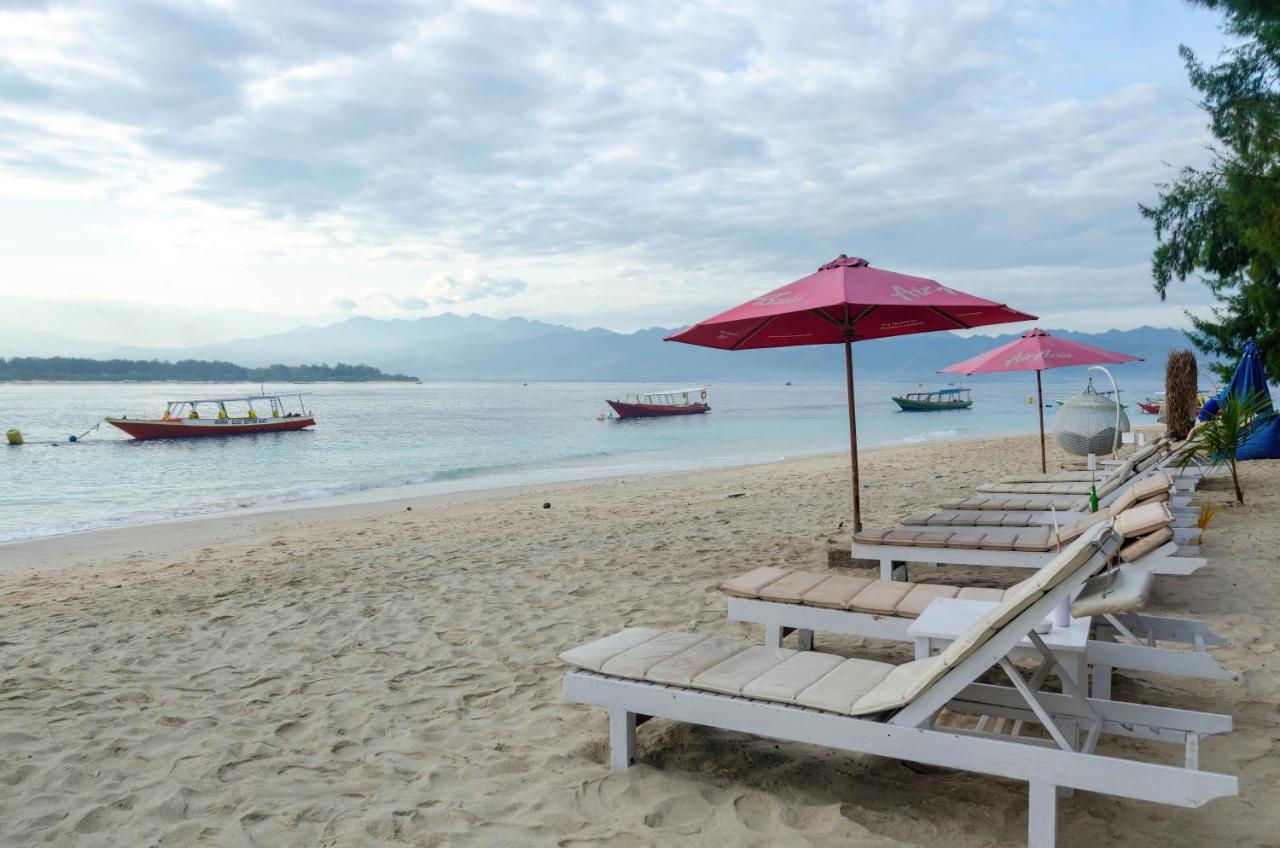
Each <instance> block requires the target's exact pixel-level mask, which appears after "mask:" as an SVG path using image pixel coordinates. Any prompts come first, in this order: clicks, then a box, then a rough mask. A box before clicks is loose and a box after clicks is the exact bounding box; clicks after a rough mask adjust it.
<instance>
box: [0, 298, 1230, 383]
mask: <svg viewBox="0 0 1280 848" xmlns="http://www.w3.org/2000/svg"><path fill="white" fill-rule="evenodd" d="M1025 329H1027V328H1025V327H1024V328H1019V330H1018V331H1017V332H1016V333H1010V334H1008V335H1003V336H999V337H996V338H992V337H990V336H971V337H968V338H965V337H962V336H958V335H955V334H953V333H928V334H924V335H916V336H904V337H900V338H893V339H881V340H876V341H872V342H863V343H859V344H857V345H856V346H855V348H854V357H855V368H856V370H857V374H858V376H859V377H861V378H864V379H882V380H910V381H919V382H931V381H937V380H939V379H941V378H940V377H939V376H938V375H937V374H936V372H937V370H938V369H939V368H941V367H943V366H944V365H948V364H950V363H953V362H958V361H960V360H962V359H965V358H967V357H970V356H973V355H975V354H978V353H981V352H982V351H984V350H988V349H990V348H991V347H994V346H995V345H997V344H1002V343H1004V342H1006V341H1009V340H1010V339H1012V338H1015V337H1016V336H1017V335H1018V333H1021V332H1022V331H1023V330H1025ZM1046 329H1049V328H1046ZM671 332H673V330H672V329H660V328H652V329H647V330H639V331H637V332H634V333H615V332H612V331H610V330H605V329H600V328H596V329H591V330H576V329H573V328H572V327H565V326H562V325H559V324H548V323H544V322H541V321H532V320H529V319H526V318H507V319H497V318H488V317H485V316H482V315H467V316H463V315H455V314H452V313H446V314H444V315H438V316H433V317H430V318H419V319H416V320H382V319H376V318H351V319H348V320H346V321H341V322H339V323H336V324H331V325H329V326H327V327H301V328H298V329H295V330H290V331H288V332H284V333H278V334H274V335H269V336H261V337H258V338H247V339H237V340H234V341H229V342H223V343H219V344H211V345H202V346H199V347H189V348H164V349H162V348H145V347H124V348H114V349H112V350H110V351H97V352H95V354H88V355H103V356H105V355H110V356H112V357H120V358H128V359H216V360H224V361H229V362H235V363H237V364H240V365H246V366H265V365H271V364H275V363H283V364H286V365H300V364H303V363H309V362H317V361H324V362H335V361H342V362H362V363H366V364H368V365H372V366H374V367H377V368H381V369H382V370H384V371H391V372H396V373H403V374H410V375H413V376H415V377H419V378H421V379H423V380H600V381H636V382H645V383H653V382H666V381H674V382H679V383H682V384H684V383H690V382H694V383H697V382H717V381H720V382H725V381H779V382H781V381H787V380H791V381H815V380H835V379H840V378H841V377H842V374H843V370H842V369H843V357H842V356H841V355H840V354H839V352H838V348H837V347H835V346H818V347H794V348H783V349H776V350H760V351H742V352H727V351H719V350H709V349H706V348H698V347H692V346H690V345H684V344H676V343H671V342H663V341H662V338H663V336H666V335H670V334H671ZM1050 332H1053V333H1055V334H1059V335H1062V336H1065V337H1066V338H1069V339H1073V340H1076V341H1082V342H1086V343H1088V344H1093V345H1098V346H1099V347H1104V348H1108V349H1111V350H1117V351H1122V352H1124V353H1130V354H1133V355H1135V356H1141V357H1144V359H1145V360H1146V361H1145V362H1134V363H1129V364H1126V365H1123V366H1120V371H1119V372H1118V373H1120V374H1124V375H1125V377H1126V378H1127V379H1142V380H1146V381H1159V380H1161V379H1162V378H1163V374H1164V361H1165V357H1166V355H1167V354H1168V352H1169V351H1170V350H1171V349H1173V348H1190V347H1191V346H1192V345H1191V342H1190V340H1189V339H1188V338H1187V337H1186V335H1185V334H1184V333H1183V332H1182V331H1181V330H1176V329H1172V328H1160V327H1139V328H1137V329H1134V330H1111V331H1108V332H1105V333H1075V332H1070V331H1065V330H1052V329H1051V330H1050ZM69 352H70V351H67V352H64V353H69ZM4 353H5V351H0V355H3V354H4ZM8 353H9V354H10V355H13V354H15V353H26V351H8ZM75 353H78V354H79V355H82V356H83V355H86V354H85V353H82V352H80V351H75ZM1207 364H1208V360H1207V359H1206V358H1204V357H1202V358H1201V366H1202V368H1203V367H1206V366H1207Z"/></svg>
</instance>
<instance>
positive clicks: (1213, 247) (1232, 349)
mask: <svg viewBox="0 0 1280 848" xmlns="http://www.w3.org/2000/svg"><path fill="white" fill-rule="evenodd" d="M1190 2H1192V3H1194V4H1196V5H1200V6H1204V7H1207V8H1210V9H1217V10H1221V11H1222V12H1223V13H1224V14H1225V15H1226V21H1225V24H1224V27H1223V28H1224V30H1225V32H1226V33H1227V34H1229V35H1231V36H1234V37H1235V38H1237V39H1239V40H1240V43H1239V44H1238V46H1236V47H1233V48H1231V49H1229V50H1226V51H1224V52H1223V54H1222V55H1221V56H1219V60H1220V61H1219V62H1218V63H1217V64H1212V65H1206V64H1204V63H1203V62H1201V61H1200V59H1199V58H1197V57H1196V55H1195V53H1193V52H1192V51H1191V49H1190V48H1188V47H1186V46H1183V47H1181V48H1180V49H1179V52H1180V54H1181V56H1182V58H1183V60H1184V61H1185V62H1186V65H1187V73H1188V76H1189V77H1190V80H1191V84H1192V85H1193V86H1194V87H1195V88H1196V90H1197V91H1199V92H1200V94H1201V97H1202V99H1201V103H1200V105H1201V106H1202V107H1203V108H1204V109H1205V111H1206V112H1207V113H1208V115H1209V129H1210V131H1211V132H1212V133H1213V137H1214V139H1215V140H1216V143H1215V144H1214V146H1213V147H1211V148H1210V151H1211V154H1212V155H1211V159H1210V164H1209V166H1208V167H1207V168H1205V169H1198V168H1191V167H1186V168H1183V169H1181V170H1180V171H1179V172H1178V175H1177V178H1176V179H1175V180H1174V181H1173V182H1172V183H1168V184H1164V185H1162V186H1160V194H1159V202H1158V203H1157V204H1156V205H1154V206H1145V205H1143V206H1141V207H1140V208H1141V210H1142V214H1143V215H1144V216H1145V217H1146V218H1147V219H1149V220H1150V221H1151V222H1152V226H1153V228H1154V230H1155V235H1156V242H1157V245H1156V248H1155V251H1154V253H1153V255H1152V274H1153V276H1154V279H1155V289H1156V292H1158V293H1159V295H1160V298H1161V299H1162V300H1163V299H1164V297H1165V296H1166V294H1167V292H1168V287H1169V284H1170V283H1171V282H1172V281H1173V280H1175V279H1177V280H1186V279H1187V278H1188V277H1191V276H1192V275H1198V276H1199V277H1200V279H1201V280H1202V281H1203V282H1204V284H1205V285H1207V286H1208V287H1209V290H1210V291H1211V292H1212V293H1213V295H1214V298H1215V299H1216V300H1217V301H1218V306H1216V307H1215V308H1214V310H1213V315H1212V317H1210V318H1199V317H1196V316H1189V317H1190V318H1191V323H1192V327H1193V330H1192V332H1191V333H1190V334H1189V335H1190V336H1191V339H1192V341H1194V342H1195V344H1196V346H1197V347H1199V348H1200V349H1201V350H1204V351H1206V352H1209V353H1215V354H1219V355H1221V356H1223V357H1225V358H1226V359H1227V360H1230V361H1229V362H1228V363H1226V364H1223V365H1215V366H1214V369H1215V370H1217V371H1218V372H1219V373H1220V374H1221V375H1222V377H1223V379H1227V378H1229V376H1230V371H1231V368H1232V367H1233V366H1234V361H1235V359H1237V358H1238V357H1239V355H1240V352H1241V348H1242V347H1243V345H1244V342H1245V341H1246V340H1247V339H1250V338H1254V339H1257V341H1258V346H1259V348H1260V349H1261V351H1262V357H1263V365H1264V367H1265V368H1266V372H1267V377H1268V379H1270V380H1273V381H1277V380H1280V4H1277V3H1275V2H1273V1H1272V0H1190Z"/></svg>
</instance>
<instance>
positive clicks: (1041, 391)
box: [1036, 368, 1049, 474]
mask: <svg viewBox="0 0 1280 848" xmlns="http://www.w3.org/2000/svg"><path fill="white" fill-rule="evenodd" d="M1036 400H1038V401H1039V404H1037V405H1038V406H1039V407H1040V473H1041V474H1044V473H1047V472H1048V470H1049V469H1048V468H1047V467H1046V466H1045V461H1044V389H1043V388H1042V387H1041V385H1040V369H1039V368H1037V369H1036Z"/></svg>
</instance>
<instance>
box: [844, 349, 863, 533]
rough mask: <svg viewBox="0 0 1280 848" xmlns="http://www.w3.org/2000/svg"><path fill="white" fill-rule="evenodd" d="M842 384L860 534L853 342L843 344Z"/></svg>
mask: <svg viewBox="0 0 1280 848" xmlns="http://www.w3.org/2000/svg"><path fill="white" fill-rule="evenodd" d="M844 383H845V389H846V391H847V392H848V394H849V474H850V477H851V479H852V482H853V532H855V533H861V532H862V495H861V492H860V491H859V486H858V416H857V413H856V412H855V411H854V406H853V342H851V341H846V342H845V343H844Z"/></svg>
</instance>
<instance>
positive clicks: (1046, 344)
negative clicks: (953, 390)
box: [940, 327, 1142, 472]
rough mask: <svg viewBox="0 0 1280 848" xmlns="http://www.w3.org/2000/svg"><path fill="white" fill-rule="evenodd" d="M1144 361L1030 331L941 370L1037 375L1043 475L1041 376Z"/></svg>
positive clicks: (948, 371) (1042, 398) (1124, 354)
mask: <svg viewBox="0 0 1280 848" xmlns="http://www.w3.org/2000/svg"><path fill="white" fill-rule="evenodd" d="M1141 360H1142V357H1141V356H1130V355H1129V354H1127V353H1116V352H1115V351H1112V350H1103V349H1102V348H1100V347H1094V346H1093V345H1087V344H1081V343H1080V342H1073V341H1068V340H1067V339H1062V338H1058V337H1057V336H1051V335H1049V334H1048V333H1046V332H1045V331H1044V330H1041V329H1039V328H1038V327H1037V328H1036V329H1032V330H1027V331H1026V332H1025V333H1023V334H1022V338H1020V339H1016V340H1015V341H1011V342H1009V343H1008V344H1006V345H1001V346H1000V347H998V348H995V349H994V350H989V351H987V352H986V353H980V354H978V355H977V356H974V357H972V358H970V359H966V360H965V361H964V362H957V363H956V364H955V365H948V366H947V367H946V368H943V369H940V370H941V371H943V372H946V373H950V374H999V373H1002V372H1005V371H1035V372H1036V397H1037V398H1038V399H1039V401H1040V470H1041V471H1042V472H1043V471H1046V470H1047V469H1046V467H1045V458H1044V389H1043V388H1042V387H1041V385H1040V372H1041V371H1044V370H1046V369H1048V368H1067V367H1070V366H1072V365H1115V364H1117V363H1120V362H1134V361H1141Z"/></svg>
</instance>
